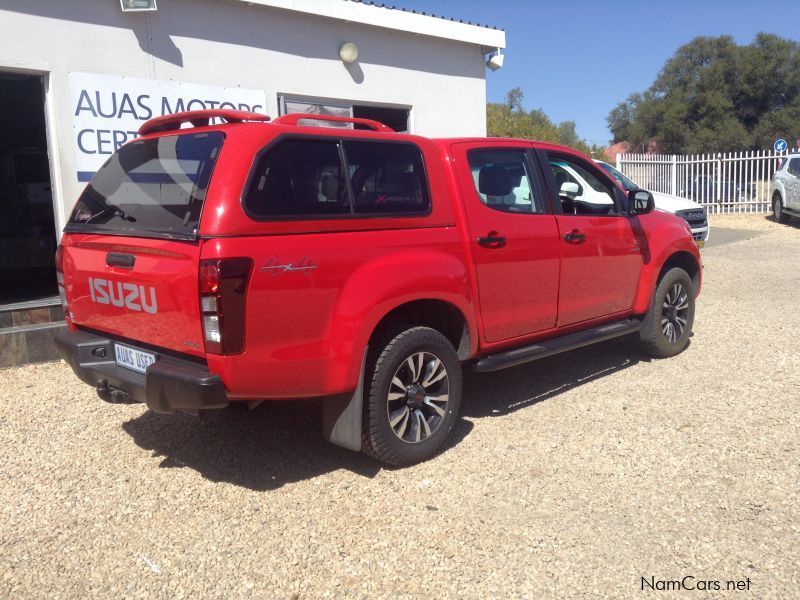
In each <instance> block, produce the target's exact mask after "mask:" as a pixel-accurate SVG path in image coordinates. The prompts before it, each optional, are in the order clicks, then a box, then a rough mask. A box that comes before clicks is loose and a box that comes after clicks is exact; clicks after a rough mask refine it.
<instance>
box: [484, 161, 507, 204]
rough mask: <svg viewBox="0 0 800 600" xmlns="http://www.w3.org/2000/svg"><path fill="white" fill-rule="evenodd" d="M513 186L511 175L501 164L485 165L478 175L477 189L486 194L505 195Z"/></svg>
mask: <svg viewBox="0 0 800 600" xmlns="http://www.w3.org/2000/svg"><path fill="white" fill-rule="evenodd" d="M513 189H514V187H513V186H512V185H511V176H510V175H509V174H508V171H507V170H506V168H505V167H503V166H502V165H487V166H485V167H483V168H482V169H481V172H480V175H479V176H478V191H479V192H480V193H481V194H485V195H486V196H506V195H508V194H510V193H511V190H513Z"/></svg>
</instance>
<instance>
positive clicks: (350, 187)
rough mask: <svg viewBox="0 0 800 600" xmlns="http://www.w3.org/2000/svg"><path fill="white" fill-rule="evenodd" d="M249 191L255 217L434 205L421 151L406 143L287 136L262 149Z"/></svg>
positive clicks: (423, 209) (420, 209) (404, 210)
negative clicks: (263, 150) (272, 145)
mask: <svg viewBox="0 0 800 600" xmlns="http://www.w3.org/2000/svg"><path fill="white" fill-rule="evenodd" d="M340 146H342V150H343V152H341V153H340V151H339V149H340ZM343 160H344V162H343ZM343 164H344V165H347V166H346V167H343V166H342V165H343ZM345 171H346V172H345ZM246 194H247V195H246V196H245V200H244V206H245V209H246V210H247V212H248V214H250V216H252V217H254V218H256V219H273V218H277V219H279V218H288V217H297V218H315V217H325V216H335V215H342V216H350V215H354V214H355V215H363V216H368V215H390V214H427V213H428V212H430V208H431V201H430V195H429V193H428V185H427V180H426V178H425V170H424V167H423V161H422V153H421V152H420V150H419V148H417V147H416V146H415V145H413V144H408V143H375V142H361V141H343V140H337V139H332V140H310V139H286V140H283V141H281V142H278V143H277V144H276V145H275V146H274V147H272V148H269V149H268V150H267V151H266V152H264V153H263V154H262V156H261V158H260V159H259V160H258V163H257V165H256V167H255V169H254V170H253V172H252V173H251V175H250V184H249V188H248V190H247V193H246Z"/></svg>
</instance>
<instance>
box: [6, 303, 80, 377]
mask: <svg viewBox="0 0 800 600" xmlns="http://www.w3.org/2000/svg"><path fill="white" fill-rule="evenodd" d="M60 307H61V305H60V304H59V308H60ZM64 328H66V322H65V321H49V322H46V323H30V324H27V325H20V326H11V327H0V369H1V368H5V367H18V366H21V365H25V364H29V363H39V362H48V361H51V360H58V359H59V358H60V357H59V355H58V352H56V346H55V344H54V343H53V336H54V335H55V334H56V333H58V332H59V331H62V330H63V329H64Z"/></svg>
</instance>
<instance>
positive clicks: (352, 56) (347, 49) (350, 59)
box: [339, 42, 358, 65]
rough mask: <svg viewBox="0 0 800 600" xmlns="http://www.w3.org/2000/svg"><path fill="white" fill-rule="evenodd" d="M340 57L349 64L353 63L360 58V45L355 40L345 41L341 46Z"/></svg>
mask: <svg viewBox="0 0 800 600" xmlns="http://www.w3.org/2000/svg"><path fill="white" fill-rule="evenodd" d="M339 58H341V59H342V62H343V63H345V64H347V65H350V64H353V63H354V62H356V61H357V60H358V46H356V45H355V43H353V42H345V43H344V44H342V45H341V46H339Z"/></svg>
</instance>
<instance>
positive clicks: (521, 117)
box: [486, 87, 605, 158]
mask: <svg viewBox="0 0 800 600" xmlns="http://www.w3.org/2000/svg"><path fill="white" fill-rule="evenodd" d="M524 99H525V95H524V94H523V92H522V90H521V89H520V88H519V87H515V88H513V89H512V90H509V92H508V93H507V94H506V100H505V102H503V103H488V104H487V105H486V129H487V132H488V135H489V136H491V137H511V138H524V139H531V140H539V141H543V142H554V143H557V144H564V145H565V146H571V147H573V148H575V149H577V150H580V151H581V152H583V153H585V154H588V155H590V156H592V155H594V156H595V157H597V158H604V157H605V155H604V153H603V148H602V147H600V146H596V145H591V144H588V143H587V142H586V141H585V140H584V139H582V138H580V137H579V136H578V134H577V131H576V129H575V122H574V121H564V122H562V123H559V124H556V123H554V122H553V121H552V120H551V119H550V118H549V117H548V116H547V115H546V114H545V113H544V111H542V110H541V109H533V110H529V111H526V110H525V107H524V104H523V101H524Z"/></svg>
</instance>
